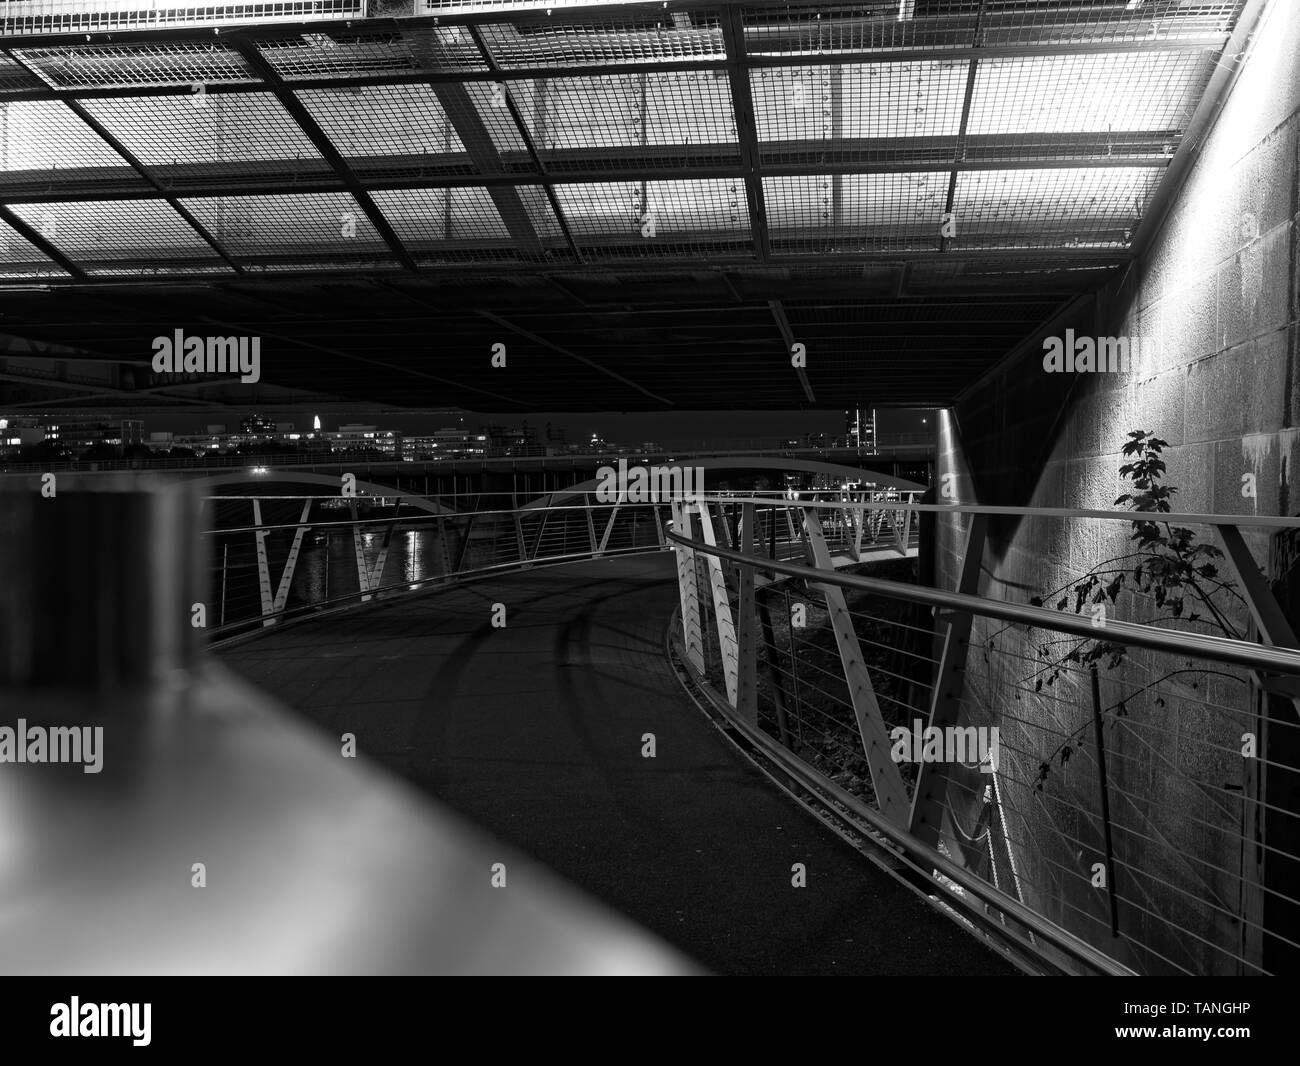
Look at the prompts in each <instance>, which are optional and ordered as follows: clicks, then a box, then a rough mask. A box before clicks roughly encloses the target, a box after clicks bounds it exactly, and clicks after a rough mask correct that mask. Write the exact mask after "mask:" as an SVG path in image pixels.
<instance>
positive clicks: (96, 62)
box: [14, 42, 257, 89]
mask: <svg viewBox="0 0 1300 1066" xmlns="http://www.w3.org/2000/svg"><path fill="white" fill-rule="evenodd" d="M14 55H15V57H17V58H19V59H20V60H21V61H22V62H23V63H25V64H27V65H28V66H30V67H31V69H32V70H33V71H34V72H35V73H36V74H37V75H38V76H39V77H40V78H41V79H42V80H43V81H45V82H46V83H47V84H48V85H50V86H51V87H53V88H55V89H93V88H102V87H105V86H116V87H122V86H127V87H129V86H157V85H196V84H204V85H209V84H213V83H222V82H253V81H257V78H256V77H255V76H254V75H253V73H252V71H250V70H249V69H248V67H247V65H246V64H245V63H244V60H243V57H241V56H240V55H239V53H238V52H236V51H235V50H234V49H233V48H228V47H227V46H226V45H224V44H217V43H215V42H207V43H203V44H199V43H191V42H178V43H175V44H140V45H68V46H61V47H54V48H15V49H14Z"/></svg>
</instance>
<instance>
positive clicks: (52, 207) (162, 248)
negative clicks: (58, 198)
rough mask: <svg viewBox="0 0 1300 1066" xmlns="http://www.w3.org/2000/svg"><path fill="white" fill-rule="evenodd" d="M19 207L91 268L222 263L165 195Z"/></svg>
mask: <svg viewBox="0 0 1300 1066" xmlns="http://www.w3.org/2000/svg"><path fill="white" fill-rule="evenodd" d="M12 210H13V212H14V213H15V214H16V215H18V216H19V217H20V218H21V219H22V220H23V221H24V222H26V223H27V224H28V225H29V226H31V227H32V228H33V229H35V230H36V231H37V232H38V233H40V234H41V235H42V236H43V237H44V238H45V239H46V240H48V241H49V242H50V243H51V244H52V245H54V247H56V248H57V249H59V251H60V252H62V253H63V254H64V255H66V256H67V257H68V258H69V259H71V260H72V261H73V262H74V263H76V264H77V265H78V266H81V267H82V268H84V269H85V270H86V271H88V272H89V273H92V274H94V273H106V272H125V273H129V274H139V273H148V272H150V271H152V270H155V269H157V268H159V267H162V266H164V265H169V264H175V263H177V262H181V263H183V264H184V265H185V266H186V267H188V266H189V265H191V264H192V263H193V264H195V265H202V263H203V261H204V260H207V261H208V265H219V264H220V259H219V257H218V256H217V255H216V253H215V252H214V251H213V250H212V248H211V247H210V246H209V245H208V243H207V242H206V241H204V240H203V238H202V237H200V236H199V235H198V234H197V233H196V232H195V231H194V229H193V228H192V227H191V226H190V225H189V224H188V223H187V222H186V221H185V220H184V219H183V218H181V216H180V215H178V214H177V213H176V212H175V211H173V210H172V209H171V207H170V206H169V205H168V204H167V203H165V202H164V201H161V200H92V201H84V202H80V203H32V204H14V205H13V206H12Z"/></svg>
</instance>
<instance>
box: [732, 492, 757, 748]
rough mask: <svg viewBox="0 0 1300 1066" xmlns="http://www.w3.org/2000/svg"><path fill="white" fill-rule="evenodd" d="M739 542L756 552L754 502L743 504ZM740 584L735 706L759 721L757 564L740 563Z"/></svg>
mask: <svg viewBox="0 0 1300 1066" xmlns="http://www.w3.org/2000/svg"><path fill="white" fill-rule="evenodd" d="M739 533H740V543H739V545H738V548H739V550H740V551H742V552H744V553H745V554H746V555H753V554H755V551H756V549H755V545H754V505H753V504H752V503H746V504H742V505H741V508H740V530H739ZM737 584H738V585H739V588H740V599H739V602H738V603H737V604H736V614H737V618H736V642H737V645H738V653H739V663H738V668H737V680H736V710H737V712H738V713H739V714H740V716H741V717H742V718H743V719H745V720H746V721H747V722H749V723H751V724H752V725H758V634H757V632H756V629H755V624H754V623H755V621H756V616H757V611H756V609H755V604H754V568H753V567H752V566H748V565H746V564H744V563H741V564H740V566H739V568H738V574H737Z"/></svg>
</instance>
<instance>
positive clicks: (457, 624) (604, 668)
mask: <svg viewBox="0 0 1300 1066" xmlns="http://www.w3.org/2000/svg"><path fill="white" fill-rule="evenodd" d="M676 599H677V585H676V580H675V575H674V571H673V560H672V555H671V553H668V552H663V553H657V554H654V555H642V556H632V557H622V558H614V559H606V560H596V561H592V562H584V563H579V564H571V565H565V566H558V567H551V568H539V569H535V570H529V571H525V572H521V573H513V574H509V575H504V576H502V577H500V578H494V579H491V580H488V581H483V582H479V583H475V584H470V585H465V586H462V587H459V588H453V589H449V590H447V591H445V592H441V593H435V594H433V595H430V596H424V597H418V598H414V599H410V600H407V601H396V602H393V603H390V604H386V605H383V606H381V607H378V608H376V609H373V610H369V611H364V612H360V613H356V614H351V615H341V616H338V617H335V618H332V619H322V620H320V621H315V622H307V623H303V624H300V625H298V626H295V627H291V628H289V629H286V630H284V631H282V632H278V633H275V632H268V633H267V634H266V635H264V636H261V637H258V638H256V639H254V640H252V641H249V642H247V643H244V644H241V645H235V646H234V647H231V648H229V649H227V650H226V651H225V652H223V653H222V657H223V658H224V659H225V661H226V662H227V663H228V664H229V665H230V666H231V667H232V668H233V669H235V670H237V671H238V672H239V673H241V674H243V675H244V676H246V677H247V678H249V679H250V680H252V681H254V682H255V683H257V684H259V685H260V686H262V687H263V688H264V689H267V690H268V691H270V692H271V693H273V694H274V695H276V696H277V697H279V698H280V699H281V700H283V701H284V702H286V703H288V704H290V705H291V706H294V707H296V708H298V709H300V710H301V711H302V712H303V713H304V714H305V715H307V716H308V717H310V718H311V719H313V720H314V721H316V722H317V723H319V724H320V725H321V726H323V727H324V728H326V729H327V730H329V731H330V732H331V733H333V734H335V735H336V736H337V735H339V734H342V733H345V732H351V733H355V734H356V736H357V741H358V746H359V749H360V750H361V752H362V753H363V754H366V755H369V756H370V757H372V758H374V759H376V760H378V761H379V762H381V763H383V764H384V765H386V766H388V767H390V768H391V769H393V770H395V771H397V772H398V773H400V774H402V775H404V776H405V777H407V778H408V779H410V780H411V781H413V782H415V783H416V784H418V785H420V786H421V787H423V788H425V789H427V790H428V791H429V792H431V793H432V794H434V795H435V796H437V797H438V798H440V799H442V800H444V801H446V802H447V803H449V804H450V805H452V806H453V807H455V808H457V809H459V810H460V811H461V812H463V813H464V814H466V815H467V816H468V817H470V818H471V819H473V820H475V821H477V822H478V823H479V824H481V825H483V826H484V827H485V828H487V829H488V830H489V831H491V832H493V833H495V834H497V835H498V836H499V837H501V838H503V839H505V840H508V841H510V842H511V843H513V844H516V845H518V846H519V847H520V848H522V849H523V850H524V851H526V852H529V853H530V854H532V855H533V856H535V857H536V858H538V859H540V860H541V861H542V862H544V863H546V864H547V865H549V866H550V867H551V868H552V869H554V870H556V871H558V872H559V873H560V874H561V875H563V876H564V877H567V878H569V879H570V880H571V881H573V882H575V883H576V884H578V885H579V886H581V887H582V888H584V889H586V890H587V891H588V892H591V893H592V894H593V895H595V896H597V897H599V898H600V899H602V900H604V901H606V902H607V903H608V904H610V905H611V906H613V907H615V908H616V909H618V910H620V911H622V912H623V913H624V914H626V915H628V916H629V917H630V918H632V919H634V920H635V921H637V922H640V923H641V924H642V925H644V926H645V927H647V928H648V929H650V930H652V931H654V932H656V933H658V934H659V935H660V936H662V937H663V938H664V939H666V940H667V941H669V942H670V943H673V944H676V945H677V946H678V947H680V948H681V949H682V950H683V951H684V952H685V953H686V954H688V955H690V956H692V957H693V958H695V959H696V960H698V961H699V962H700V963H702V964H703V965H704V966H706V967H708V968H709V969H712V970H714V971H715V972H718V973H733V974H831V973H843V974H880V975H907V974H914V975H920V974H960V975H993V974H1011V973H1014V972H1015V971H1014V969H1013V968H1012V967H1011V966H1010V965H1008V964H1007V963H1006V962H1004V961H1003V960H1002V959H1000V958H999V957H997V956H996V955H994V954H993V953H991V952H989V951H988V950H986V949H985V948H984V947H983V946H981V945H980V944H979V943H978V942H977V941H976V940H974V939H973V938H972V937H970V936H969V935H968V934H966V933H965V932H963V931H962V930H961V929H960V928H958V927H957V926H956V925H955V924H954V923H953V922H951V921H949V920H948V919H946V918H944V917H942V916H940V915H938V914H936V913H935V912H934V911H933V910H931V909H930V908H928V907H927V906H925V905H924V904H923V903H922V902H921V901H920V900H918V899H917V898H916V897H915V896H914V895H913V894H912V893H911V892H910V891H909V890H907V889H906V888H904V887H902V886H901V885H899V884H898V883H897V882H895V881H894V880H893V879H892V878H890V877H889V876H888V875H886V874H885V873H883V872H882V871H880V870H878V869H877V868H876V867H875V866H874V865H873V864H871V863H869V862H868V861H867V860H866V859H864V858H863V857H862V856H861V855H859V854H858V853H857V852H856V851H854V849H853V848H851V847H850V846H849V845H848V844H846V843H845V842H844V841H842V840H841V839H840V838H839V837H837V836H835V834H833V833H832V832H831V831H830V830H829V829H827V828H826V827H824V826H823V825H821V824H820V823H819V822H817V821H816V820H815V819H814V818H813V817H811V816H810V815H809V814H808V813H807V812H806V811H804V810H803V809H802V808H800V807H799V806H798V805H797V804H796V803H794V801H793V800H791V799H789V798H788V797H786V796H785V795H783V794H782V793H781V792H780V790H779V789H777V788H776V787H775V786H774V785H773V784H772V783H771V782H770V781H768V779H767V778H766V777H764V776H763V775H762V774H761V773H759V772H758V771H757V770H756V769H755V768H754V767H753V766H752V765H751V764H750V763H749V762H748V761H747V760H746V759H745V758H744V757H743V756H741V755H740V754H739V753H738V752H737V751H735V750H734V749H733V748H732V747H731V746H730V744H729V743H728V742H727V741H726V740H725V739H724V738H723V737H722V736H721V735H719V733H718V732H717V731H716V730H715V729H714V727H713V726H712V725H710V724H709V723H708V722H707V721H706V720H705V718H704V716H703V715H702V714H701V713H700V712H699V711H698V710H697V709H696V708H695V707H694V706H693V705H692V704H691V703H690V701H689V700H688V699H687V698H686V697H685V695H684V694H683V693H682V691H681V689H680V687H679V685H678V683H677V680H676V678H675V677H674V676H673V673H672V670H671V668H670V667H669V666H668V664H667V662H666V661H665V658H664V654H663V636H664V627H665V625H666V622H667V619H668V617H669V615H670V614H671V612H672V609H673V606H674V604H675V602H676ZM494 603H502V604H504V605H505V607H506V622H507V624H506V627H505V628H504V629H494V628H493V627H492V625H491V615H492V605H493V604H494ZM645 733H653V734H655V740H656V747H657V756H656V757H655V758H653V759H649V758H643V757H642V755H641V748H642V739H641V738H642V735H643V734H645ZM796 862H801V863H804V864H805V866H806V868H807V887H806V888H794V887H792V885H791V866H792V865H793V864H794V863H796ZM508 890H509V889H508V887H507V889H505V891H508Z"/></svg>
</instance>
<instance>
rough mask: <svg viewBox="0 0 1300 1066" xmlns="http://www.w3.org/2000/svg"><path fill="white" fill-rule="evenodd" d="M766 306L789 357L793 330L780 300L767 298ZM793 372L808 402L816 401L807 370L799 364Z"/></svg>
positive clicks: (792, 342) (792, 345)
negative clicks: (774, 321) (770, 312)
mask: <svg viewBox="0 0 1300 1066" xmlns="http://www.w3.org/2000/svg"><path fill="white" fill-rule="evenodd" d="M767 306H768V307H769V308H770V309H771V311H772V317H773V318H774V319H776V325H777V328H778V329H779V330H780V331H781V339H782V340H783V341H785V356H786V358H787V359H789V358H790V355H791V350H792V349H793V348H794V343H795V342H794V331H793V330H792V329H791V328H790V319H789V318H787V317H786V313H785V307H784V306H783V305H782V303H781V301H780V300H768V301H767ZM794 372H795V373H796V374H797V375H798V376H799V384H800V385H801V386H802V387H803V394H804V395H805V396H806V397H807V398H808V402H809V403H816V402H817V397H816V396H815V395H813V389H812V382H810V381H809V380H808V371H807V370H806V369H805V368H804V367H801V366H797V367H795V368H794Z"/></svg>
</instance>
